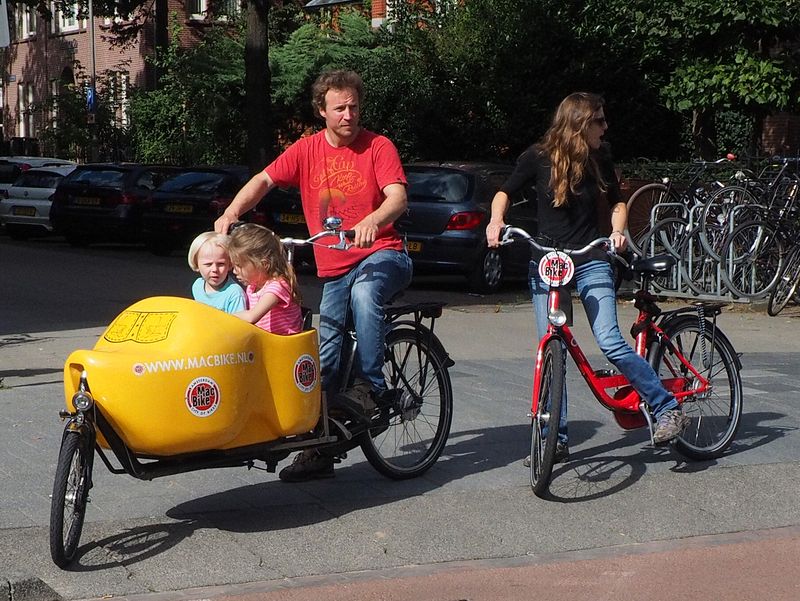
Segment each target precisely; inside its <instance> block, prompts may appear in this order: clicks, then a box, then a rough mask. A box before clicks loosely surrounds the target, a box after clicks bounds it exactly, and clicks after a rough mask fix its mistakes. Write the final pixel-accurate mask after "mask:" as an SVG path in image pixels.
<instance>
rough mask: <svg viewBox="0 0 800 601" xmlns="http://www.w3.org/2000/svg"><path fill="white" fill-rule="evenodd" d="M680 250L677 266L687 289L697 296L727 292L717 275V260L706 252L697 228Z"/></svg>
mask: <svg viewBox="0 0 800 601" xmlns="http://www.w3.org/2000/svg"><path fill="white" fill-rule="evenodd" d="M682 251H683V252H682V253H681V260H680V262H679V263H678V266H679V269H680V270H681V273H682V276H683V281H684V282H685V283H686V285H687V286H688V287H689V290H691V291H692V292H693V293H694V294H696V295H698V296H702V295H715V296H721V295H722V294H724V293H725V292H727V290H726V289H725V286H724V285H723V284H722V282H721V278H720V277H718V276H719V262H718V261H717V260H715V259H714V257H712V256H711V255H710V254H709V253H708V252H706V249H705V247H704V246H703V243H702V240H701V236H700V231H699V230H697V229H695V230H694V231H693V232H692V235H691V236H690V238H689V239H688V241H687V244H686V245H685V247H684V248H683V249H682Z"/></svg>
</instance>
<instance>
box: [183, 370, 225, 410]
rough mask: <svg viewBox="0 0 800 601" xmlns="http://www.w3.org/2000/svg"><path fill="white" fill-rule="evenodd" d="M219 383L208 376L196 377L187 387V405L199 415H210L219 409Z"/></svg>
mask: <svg viewBox="0 0 800 601" xmlns="http://www.w3.org/2000/svg"><path fill="white" fill-rule="evenodd" d="M219 402H220V393H219V386H218V385H217V383H216V382H215V381H214V380H213V379H211V378H206V377H201V378H195V379H194V380H192V381H191V382H190V383H189V386H187V387H186V407H187V408H188V409H189V411H191V412H192V413H193V414H194V415H196V416H197V417H208V416H209V415H211V414H212V413H214V412H215V411H216V410H217V409H219Z"/></svg>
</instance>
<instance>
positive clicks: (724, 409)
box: [648, 315, 742, 460]
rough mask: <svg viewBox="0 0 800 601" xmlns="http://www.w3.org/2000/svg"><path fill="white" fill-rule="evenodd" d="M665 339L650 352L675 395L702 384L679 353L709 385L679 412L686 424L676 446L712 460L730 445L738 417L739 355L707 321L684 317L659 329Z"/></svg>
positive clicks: (740, 389)
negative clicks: (682, 412) (686, 418)
mask: <svg viewBox="0 0 800 601" xmlns="http://www.w3.org/2000/svg"><path fill="white" fill-rule="evenodd" d="M663 330H664V333H665V334H666V337H665V338H663V339H662V340H661V341H658V342H654V343H653V345H652V346H651V347H650V349H649V352H648V359H649V361H650V364H651V365H652V366H653V369H654V370H655V371H656V373H657V374H658V375H659V378H661V380H662V381H663V382H664V384H665V387H666V388H667V389H668V390H671V391H673V392H677V391H685V390H692V389H696V388H698V386H699V385H700V382H699V381H698V380H697V378H696V376H694V374H692V372H691V371H689V369H688V368H687V367H686V366H685V365H683V364H682V363H681V361H680V359H679V354H680V355H683V357H684V358H686V360H687V361H689V362H690V363H691V364H692V366H694V368H695V369H696V370H697V371H698V372H699V373H700V374H701V375H702V376H703V377H704V378H706V379H707V380H708V381H709V386H708V388H707V390H706V391H705V392H702V393H697V394H696V395H694V396H688V397H686V399H685V400H684V402H683V405H682V406H683V410H684V412H685V413H686V415H687V416H688V417H689V425H688V426H686V429H684V431H683V433H682V434H681V435H680V437H679V438H678V439H677V440H676V443H675V448H676V449H677V450H678V451H679V452H680V453H681V454H683V455H685V456H687V457H690V458H692V459H698V460H704V459H714V458H716V457H719V456H720V455H722V454H723V453H724V452H725V450H726V449H727V448H728V447H730V445H731V443H732V442H733V439H734V438H735V436H736V431H737V430H738V428H739V421H740V419H741V416H742V379H741V374H740V369H741V366H740V364H739V357H738V356H737V354H736V351H735V350H734V348H733V345H731V343H730V342H729V341H728V339H727V337H726V336H725V335H724V334H723V333H722V332H721V331H720V330H719V328H717V327H716V326H715V325H714V324H713V323H712V322H711V321H709V320H707V319H703V320H700V318H699V317H698V316H692V315H684V316H681V317H679V318H677V319H674V320H671V321H668V322H667V323H666V324H664V326H663Z"/></svg>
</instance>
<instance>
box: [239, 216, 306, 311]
mask: <svg viewBox="0 0 800 601" xmlns="http://www.w3.org/2000/svg"><path fill="white" fill-rule="evenodd" d="M229 238H230V242H229V243H228V252H229V253H230V255H231V261H232V262H233V263H235V264H237V265H241V264H242V263H251V264H252V265H255V266H256V267H261V268H262V269H263V270H264V271H265V273H266V274H267V276H268V277H270V278H278V277H281V278H284V279H285V280H286V281H287V282H288V284H289V288H290V289H291V291H292V299H293V300H294V301H295V302H296V303H298V304H299V303H300V302H301V298H300V290H299V288H298V286H297V276H296V275H295V273H294V267H292V264H291V263H289V260H288V259H287V258H286V250H285V249H284V247H283V244H281V240H280V238H278V236H277V235H276V234H275V232H273V231H272V230H270V229H267V228H265V227H264V226H262V225H257V224H255V223H245V224H243V225H240V226H238V227H236V229H235V230H233V232H232V233H231V234H230V236H229Z"/></svg>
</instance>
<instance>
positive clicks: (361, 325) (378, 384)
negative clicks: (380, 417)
mask: <svg viewBox="0 0 800 601" xmlns="http://www.w3.org/2000/svg"><path fill="white" fill-rule="evenodd" d="M411 274H412V267H411V259H409V257H408V255H407V254H406V253H405V252H401V251H396V250H379V251H377V252H374V253H372V254H371V255H369V256H368V257H366V258H365V259H364V260H363V261H361V263H359V264H358V265H356V266H355V267H354V268H353V269H351V270H350V271H349V272H348V273H346V274H345V275H343V276H341V277H338V278H336V279H332V280H328V281H327V282H325V284H324V286H323V287H322V300H321V301H320V305H319V315H320V319H319V360H320V369H321V372H322V389H323V390H325V391H328V392H330V393H333V392H336V391H337V390H338V388H339V385H340V382H339V381H338V379H339V364H340V362H341V351H342V342H343V341H344V336H345V334H346V333H347V316H348V313H350V312H352V317H353V322H352V323H353V325H354V327H355V331H356V339H357V340H358V346H357V353H356V359H357V368H358V372H359V374H360V375H361V377H363V378H364V379H365V380H367V382H369V384H370V386H371V387H372V389H373V390H375V391H381V390H385V389H386V382H385V380H384V377H383V359H384V344H385V339H386V324H385V323H384V310H383V305H384V303H386V302H387V301H389V300H390V299H391V298H392V297H393V296H395V295H396V294H397V293H398V292H400V291H401V290H403V289H405V288H406V287H407V286H408V285H409V283H411Z"/></svg>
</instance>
